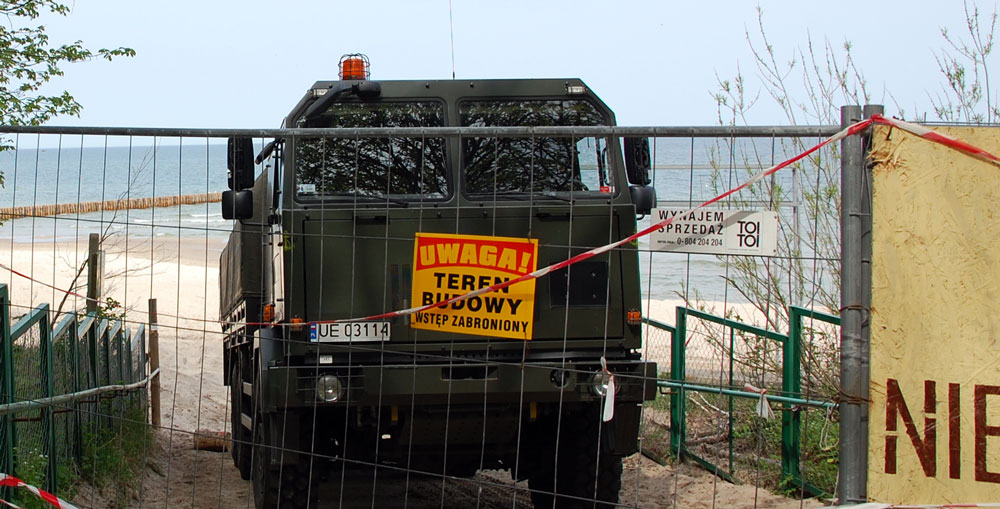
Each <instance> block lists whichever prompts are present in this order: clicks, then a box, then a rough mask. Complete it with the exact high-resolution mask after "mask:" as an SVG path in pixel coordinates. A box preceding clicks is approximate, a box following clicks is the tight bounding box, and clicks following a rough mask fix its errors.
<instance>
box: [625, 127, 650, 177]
mask: <svg viewBox="0 0 1000 509" xmlns="http://www.w3.org/2000/svg"><path fill="white" fill-rule="evenodd" d="M650 159H651V158H650V156H649V138H625V174H626V175H627V176H628V183H629V184H632V185H634V186H647V185H649V182H650V179H649V170H650V167H651V165H650Z"/></svg>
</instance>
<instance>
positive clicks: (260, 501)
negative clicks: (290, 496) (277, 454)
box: [251, 413, 279, 509]
mask: <svg viewBox="0 0 1000 509" xmlns="http://www.w3.org/2000/svg"><path fill="white" fill-rule="evenodd" d="M263 421H264V416H263V415H262V414H259V413H258V414H257V415H256V418H255V419H254V425H253V461H252V468H251V474H252V475H251V477H252V479H251V482H252V484H253V502H254V507H256V508H257V509H265V508H270V507H277V505H278V499H279V496H278V495H279V493H278V479H276V478H275V475H276V472H275V471H274V469H272V468H271V446H270V440H269V438H270V437H269V436H268V435H269V432H268V431H267V428H268V424H269V423H265V422H263Z"/></svg>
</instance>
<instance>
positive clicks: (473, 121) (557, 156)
mask: <svg viewBox="0 0 1000 509" xmlns="http://www.w3.org/2000/svg"><path fill="white" fill-rule="evenodd" d="M459 116H460V121H461V124H462V125H463V126H473V127H491V126H601V125H608V124H609V122H608V119H607V118H605V116H604V115H603V114H601V112H600V111H599V110H598V109H597V108H596V107H594V105H593V104H591V103H589V102H587V101H584V100H523V99H521V100H475V101H464V102H462V103H461V104H460V106H459ZM607 146H608V145H607V140H606V139H605V138H603V137H594V136H573V137H540V136H536V137H522V138H513V137H476V138H464V139H463V140H462V162H463V165H464V172H465V192H467V193H469V194H474V195H485V194H490V195H501V194H502V195H505V196H507V197H511V198H517V197H529V196H531V194H532V193H545V194H549V195H555V194H563V193H564V194H566V195H567V196H568V195H569V194H570V193H573V194H574V195H576V194H580V195H584V196H586V195H588V194H590V195H598V194H600V193H611V192H613V189H614V188H613V185H614V183H613V182H612V181H611V173H610V172H608V171H607Z"/></svg>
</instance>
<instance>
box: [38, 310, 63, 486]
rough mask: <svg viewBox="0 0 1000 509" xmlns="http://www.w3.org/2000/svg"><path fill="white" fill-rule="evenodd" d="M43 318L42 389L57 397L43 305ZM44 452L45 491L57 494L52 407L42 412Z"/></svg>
mask: <svg viewBox="0 0 1000 509" xmlns="http://www.w3.org/2000/svg"><path fill="white" fill-rule="evenodd" d="M40 307H42V309H43V311H42V318H41V320H39V322H38V328H39V331H38V335H39V346H40V348H39V350H40V352H39V353H40V354H41V362H42V376H43V377H44V378H43V380H42V388H43V390H44V391H45V397H46V398H51V397H53V396H55V395H56V385H55V377H54V373H53V371H52V346H53V344H52V324H51V323H49V305H48V304H42V305H41V306H40ZM42 433H44V437H45V438H43V450H44V451H45V456H46V460H45V473H46V475H45V489H47V490H49V491H51V492H53V493H55V492H57V491H58V490H59V480H58V479H57V478H56V463H57V462H58V461H59V445H58V444H57V443H56V422H55V412H54V411H53V408H52V405H47V406H46V407H45V408H44V409H43V410H42Z"/></svg>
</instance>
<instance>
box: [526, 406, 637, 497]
mask: <svg viewBox="0 0 1000 509" xmlns="http://www.w3.org/2000/svg"><path fill="white" fill-rule="evenodd" d="M592 410H594V409H591V408H588V409H587V411H585V412H580V413H575V414H567V415H564V416H563V418H562V421H563V422H562V432H561V433H560V434H559V452H558V454H556V451H555V446H554V444H553V445H552V446H551V447H549V448H548V450H543V451H540V453H539V456H538V458H537V461H538V462H539V463H538V466H537V468H536V470H535V473H534V474H533V475H532V476H531V477H530V478H529V479H528V487H529V488H530V489H531V501H532V503H534V505H535V507H536V509H543V508H544V509H550V508H557V509H577V508H580V509H582V508H585V507H586V508H594V507H600V508H604V507H609V508H610V507H614V506H615V505H616V504H617V503H618V492H619V490H621V485H622V458H621V456H618V455H615V454H613V453H612V450H613V448H612V447H611V444H612V442H611V440H612V437H614V431H615V430H614V421H612V422H607V423H602V422H601V421H600V419H599V417H598V415H599V414H598V413H597V412H596V411H592ZM602 424H603V425H602ZM553 438H554V437H553ZM553 442H554V440H553ZM557 464H558V467H559V468H558V471H557V472H554V471H553V470H554V467H555V466H556V465H557Z"/></svg>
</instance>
